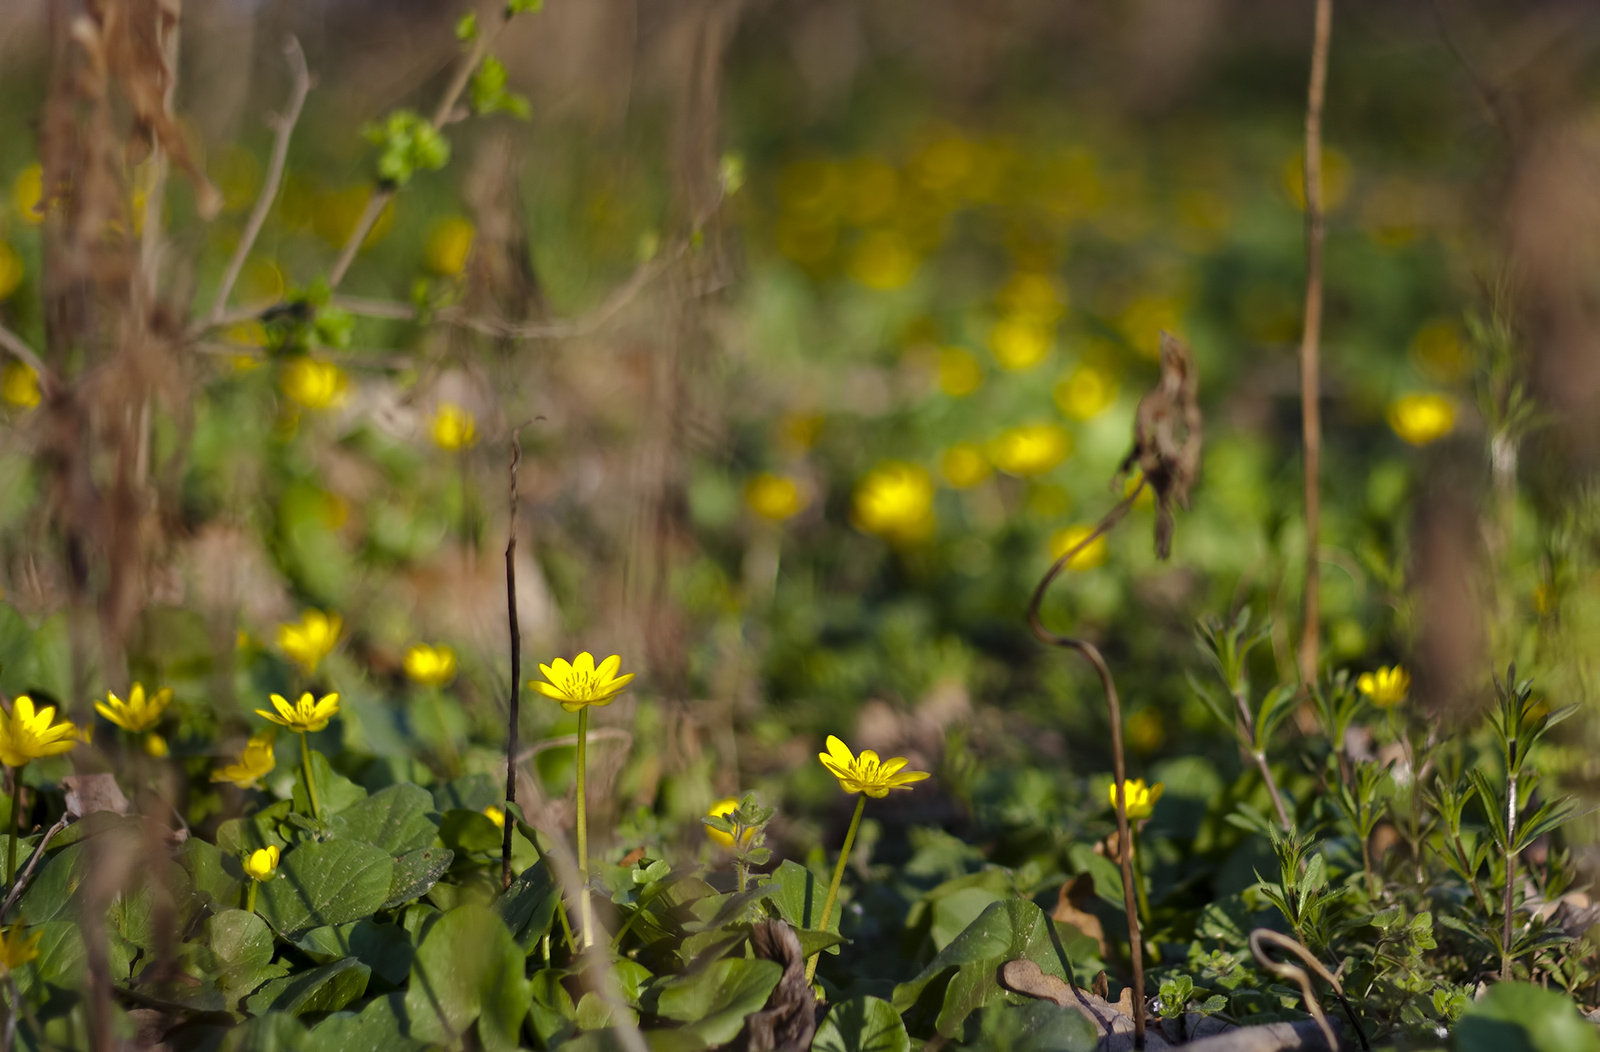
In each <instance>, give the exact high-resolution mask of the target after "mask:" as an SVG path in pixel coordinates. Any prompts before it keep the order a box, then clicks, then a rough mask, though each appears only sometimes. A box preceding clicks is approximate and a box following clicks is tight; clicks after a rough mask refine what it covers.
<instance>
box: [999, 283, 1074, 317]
mask: <svg viewBox="0 0 1600 1052" xmlns="http://www.w3.org/2000/svg"><path fill="white" fill-rule="evenodd" d="M998 299H999V302H1000V306H1001V307H1003V308H1005V310H1006V311H1007V312H1008V313H1010V314H1011V315H1013V316H1014V317H1018V318H1032V319H1036V320H1038V321H1040V322H1052V321H1055V320H1056V319H1057V318H1059V317H1061V315H1062V313H1063V312H1064V311H1065V310H1066V304H1065V303H1064V302H1063V301H1064V300H1065V296H1063V295H1062V292H1061V287H1060V285H1059V284H1058V283H1057V282H1056V279H1055V278H1053V277H1051V276H1050V275H1049V274H1043V273H1039V272H1037V271H1018V272H1017V273H1015V274H1013V275H1011V277H1010V279H1009V280H1007V281H1006V284H1005V287H1004V288H1002V289H1001V290H1000V295H999V297H998Z"/></svg>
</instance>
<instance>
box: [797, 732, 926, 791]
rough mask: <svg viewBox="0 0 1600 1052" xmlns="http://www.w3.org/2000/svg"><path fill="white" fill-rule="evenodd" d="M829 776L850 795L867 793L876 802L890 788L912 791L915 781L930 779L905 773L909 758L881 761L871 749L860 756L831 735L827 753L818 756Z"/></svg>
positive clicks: (863, 751)
mask: <svg viewBox="0 0 1600 1052" xmlns="http://www.w3.org/2000/svg"><path fill="white" fill-rule="evenodd" d="M817 759H819V760H821V761H822V766H824V767H826V768H827V769H828V773H829V774H831V775H833V776H834V777H835V778H837V779H839V788H840V789H843V790H844V791H845V792H847V793H851V794H854V793H866V794H867V795H868V796H870V797H873V798H875V799H882V798H883V797H885V796H888V795H889V790H890V789H909V788H911V783H912V782H920V781H922V780H923V779H924V778H926V777H928V772H927V771H905V770H901V768H903V767H905V765H906V759H905V757H904V756H896V757H894V758H893V759H890V760H883V761H880V760H879V759H878V754H877V753H875V752H873V751H872V750H871V749H863V750H862V751H861V755H860V756H857V755H855V754H854V753H852V752H851V751H850V747H849V746H848V745H846V744H845V743H844V742H842V741H840V740H839V739H838V738H837V737H835V736H834V735H832V734H830V735H828V751H827V752H822V753H818V754H817Z"/></svg>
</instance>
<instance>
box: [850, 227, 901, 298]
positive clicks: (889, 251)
mask: <svg viewBox="0 0 1600 1052" xmlns="http://www.w3.org/2000/svg"><path fill="white" fill-rule="evenodd" d="M916 272H917V254H916V252H914V251H912V248H911V246H910V245H908V244H906V239H905V238H903V237H901V236H900V235H899V234H897V233H895V232H894V231H892V230H874V231H872V232H871V233H869V234H867V235H866V236H865V237H863V238H862V239H861V240H860V241H859V242H857V244H856V247H855V250H854V251H853V252H851V253H850V276H851V277H852V278H854V279H855V280H856V281H858V282H860V283H861V284H863V285H865V286H866V287H867V288H869V289H878V290H880V291H887V290H889V289H897V288H900V287H901V286H902V285H904V284H906V283H907V282H908V281H910V280H911V278H912V275H914V274H916Z"/></svg>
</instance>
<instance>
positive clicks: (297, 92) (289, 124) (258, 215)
mask: <svg viewBox="0 0 1600 1052" xmlns="http://www.w3.org/2000/svg"><path fill="white" fill-rule="evenodd" d="M283 54H284V57H285V58H286V59H287V60H288V62H289V71H290V73H292V74H293V75H294V85H293V87H291V88H290V89H289V106H288V108H287V109H286V110H285V111H284V112H283V113H282V114H281V115H279V116H277V117H275V118H273V119H272V122H271V123H272V124H273V126H274V128H275V131H276V133H277V134H276V137H275V138H274V139H273V142H272V160H271V161H270V162H269V163H268V165H267V179H266V182H264V183H262V184H261V194H260V195H259V196H258V197H257V198H256V204H255V207H254V208H252V209H251V210H250V219H249V220H248V221H247V222H246V223H245V225H244V234H243V235H242V236H241V237H240V238H239V246H238V247H237V248H235V249H234V251H233V258H232V259H230V260H228V269H227V270H225V271H223V274H222V284H221V285H219V286H218V287H217V297H216V299H215V300H213V301H212V303H211V313H210V314H208V315H207V316H206V325H207V326H208V327H213V326H216V325H218V324H220V323H221V321H222V317H223V312H224V311H225V310H226V309H227V306H228V297H229V296H231V295H232V294H233V286H234V283H235V282H237V281H238V280H239V274H240V272H241V271H243V270H244V263H245V260H246V259H248V258H249V256H250V250H251V249H253V248H254V247H255V243H256V238H257V237H258V236H260V234H261V228H262V226H264V225H265V224H266V222H267V216H268V214H270V213H271V211H272V205H273V202H274V201H276V200H277V199H278V188H279V186H280V185H281V184H282V183H283V170H284V166H285V165H286V164H287V163H288V160H289V138H290V136H292V135H293V134H294V126H295V124H296V123H297V122H298V121H299V120H300V110H301V109H302V108H303V107H304V106H305V104H306V96H307V95H308V94H310V93H311V84H312V80H311V71H310V70H308V69H307V68H306V55H305V52H304V51H302V50H301V49H300V41H298V40H296V39H295V38H294V37H292V36H291V37H289V38H288V40H286V41H285V42H284V45H283Z"/></svg>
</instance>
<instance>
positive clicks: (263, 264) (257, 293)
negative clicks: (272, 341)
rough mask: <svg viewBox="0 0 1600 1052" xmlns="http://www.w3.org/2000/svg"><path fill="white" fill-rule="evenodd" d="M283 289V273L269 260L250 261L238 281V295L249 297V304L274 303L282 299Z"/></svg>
mask: <svg viewBox="0 0 1600 1052" xmlns="http://www.w3.org/2000/svg"><path fill="white" fill-rule="evenodd" d="M285 289H286V285H285V283H284V280H283V271H282V270H280V269H279V268H278V265H277V264H276V263H274V262H272V260H270V259H256V260H252V261H251V262H250V265H249V266H248V267H245V268H244V274H243V275H242V276H241V277H240V279H239V291H240V293H242V294H243V295H245V296H247V297H249V301H251V302H257V301H262V300H266V301H274V302H275V301H277V300H280V299H282V298H283V294H284V291H285ZM262 342H265V341H262Z"/></svg>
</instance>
